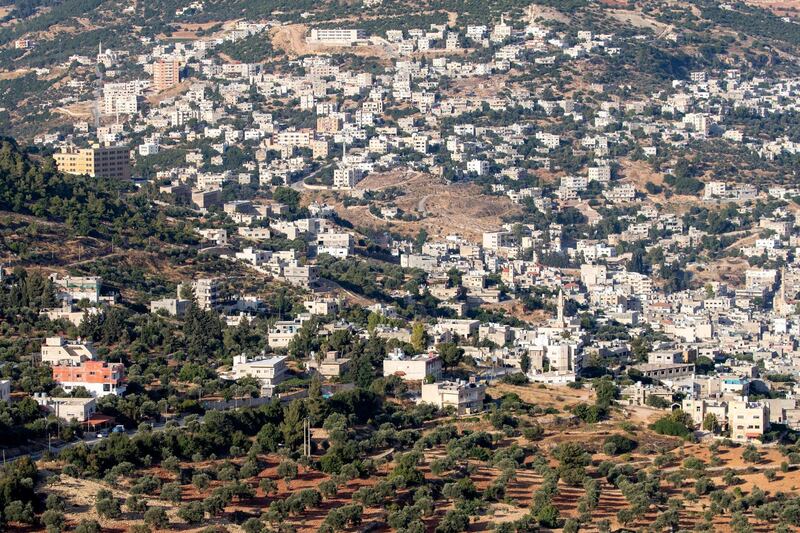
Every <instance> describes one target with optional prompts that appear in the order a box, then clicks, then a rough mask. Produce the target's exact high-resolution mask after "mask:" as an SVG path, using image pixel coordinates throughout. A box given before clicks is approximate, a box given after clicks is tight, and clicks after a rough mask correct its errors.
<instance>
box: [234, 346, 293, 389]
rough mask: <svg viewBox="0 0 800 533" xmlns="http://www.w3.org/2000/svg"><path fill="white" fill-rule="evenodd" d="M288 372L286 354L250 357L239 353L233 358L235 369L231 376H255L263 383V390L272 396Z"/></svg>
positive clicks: (235, 377)
mask: <svg viewBox="0 0 800 533" xmlns="http://www.w3.org/2000/svg"><path fill="white" fill-rule="evenodd" d="M286 372H287V370H286V357H284V356H275V357H256V358H253V359H248V358H247V356H246V355H237V356H235V357H234V358H233V369H232V370H231V372H230V374H229V376H230V377H231V378H232V379H240V378H243V377H254V378H256V379H257V380H258V381H259V382H260V383H261V388H262V390H266V391H267V395H268V396H271V395H272V391H273V389H274V388H275V386H277V385H278V384H279V383H280V382H282V381H283V380H284V379H286Z"/></svg>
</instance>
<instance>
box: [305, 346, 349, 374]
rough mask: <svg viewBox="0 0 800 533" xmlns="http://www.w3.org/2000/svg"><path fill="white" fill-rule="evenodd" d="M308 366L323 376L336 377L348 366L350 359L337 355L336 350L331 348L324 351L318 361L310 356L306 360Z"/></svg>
mask: <svg viewBox="0 0 800 533" xmlns="http://www.w3.org/2000/svg"><path fill="white" fill-rule="evenodd" d="M308 368H309V369H311V370H314V371H316V372H318V373H319V375H320V376H322V377H324V378H328V379H330V378H338V377H340V376H342V375H343V374H345V373H346V372H347V370H348V369H349V368H350V359H348V358H347V357H339V354H338V353H337V352H336V351H333V350H331V351H329V352H326V353H325V356H324V357H323V358H322V360H320V361H319V362H317V361H316V359H313V358H312V359H311V360H310V361H309V362H308Z"/></svg>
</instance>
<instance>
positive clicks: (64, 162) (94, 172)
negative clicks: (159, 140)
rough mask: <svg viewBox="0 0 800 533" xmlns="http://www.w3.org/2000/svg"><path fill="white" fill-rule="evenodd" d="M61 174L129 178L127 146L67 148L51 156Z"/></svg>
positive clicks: (129, 166)
mask: <svg viewBox="0 0 800 533" xmlns="http://www.w3.org/2000/svg"><path fill="white" fill-rule="evenodd" d="M53 159H55V160H56V166H58V170H60V171H61V172H65V173H67V174H78V175H86V176H91V177H93V178H96V177H102V178H116V179H125V180H127V179H130V178H131V152H130V149H129V148H128V147H127V146H100V145H98V144H95V145H94V146H92V147H91V148H76V147H69V148H64V149H62V150H61V152H60V153H57V154H53Z"/></svg>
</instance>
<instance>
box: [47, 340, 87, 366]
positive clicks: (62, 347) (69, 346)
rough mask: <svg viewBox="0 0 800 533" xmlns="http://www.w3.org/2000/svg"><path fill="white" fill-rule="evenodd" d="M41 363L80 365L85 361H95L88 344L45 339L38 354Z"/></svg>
mask: <svg viewBox="0 0 800 533" xmlns="http://www.w3.org/2000/svg"><path fill="white" fill-rule="evenodd" d="M40 357H41V361H42V363H49V364H50V365H53V366H56V365H80V364H81V363H83V362H85V361H91V360H94V359H97V354H96V353H95V351H94V347H93V346H92V343H90V342H81V341H80V340H67V339H64V338H63V337H47V338H46V339H45V341H44V344H42V348H41V353H40Z"/></svg>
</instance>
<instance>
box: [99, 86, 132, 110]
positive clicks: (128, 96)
mask: <svg viewBox="0 0 800 533" xmlns="http://www.w3.org/2000/svg"><path fill="white" fill-rule="evenodd" d="M140 99H141V96H140V95H139V87H138V85H137V84H136V83H107V84H105V85H104V86H103V112H104V113H105V114H106V115H114V114H120V115H135V114H137V113H138V112H139V101H140Z"/></svg>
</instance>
